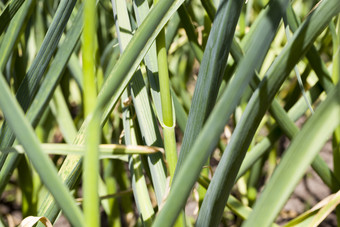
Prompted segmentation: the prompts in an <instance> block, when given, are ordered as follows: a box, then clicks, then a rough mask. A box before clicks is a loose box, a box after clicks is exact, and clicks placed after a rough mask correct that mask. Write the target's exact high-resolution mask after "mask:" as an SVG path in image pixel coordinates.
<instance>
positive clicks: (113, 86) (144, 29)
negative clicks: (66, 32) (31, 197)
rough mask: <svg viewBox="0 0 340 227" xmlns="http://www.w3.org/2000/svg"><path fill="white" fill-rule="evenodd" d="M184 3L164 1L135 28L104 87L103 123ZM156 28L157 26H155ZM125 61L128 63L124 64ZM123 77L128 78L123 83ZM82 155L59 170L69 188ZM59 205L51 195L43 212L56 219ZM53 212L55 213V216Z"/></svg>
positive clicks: (101, 99)
mask: <svg viewBox="0 0 340 227" xmlns="http://www.w3.org/2000/svg"><path fill="white" fill-rule="evenodd" d="M182 3H183V0H177V1H176V0H174V1H160V2H159V3H158V4H157V5H155V6H154V7H153V9H152V10H151V12H150V13H149V14H148V16H147V18H146V19H145V21H144V22H143V23H142V25H141V26H140V27H139V29H138V30H137V31H136V32H135V34H134V37H133V38H132V40H131V42H130V43H129V45H128V46H129V47H127V51H125V52H124V53H123V54H122V56H121V58H120V59H119V60H118V62H117V63H116V65H115V67H114V69H113V70H112V72H111V73H110V75H109V76H108V79H107V80H106V82H105V84H104V85H103V87H102V90H101V92H100V94H99V96H98V103H97V105H98V108H104V106H105V105H106V108H105V110H104V111H99V113H98V115H102V116H103V118H102V123H103V122H105V120H106V119H107V117H108V116H109V114H110V113H111V111H112V109H113V107H114V106H115V104H116V102H117V100H118V98H119V97H120V94H121V93H122V90H123V88H125V87H126V85H127V83H128V82H129V80H130V79H131V77H132V74H133V72H134V71H135V69H136V68H137V66H138V65H139V63H140V62H141V61H142V58H143V57H144V55H145V54H146V52H147V50H148V49H149V48H150V46H151V44H152V42H153V40H154V39H155V37H156V36H157V34H158V33H159V31H160V29H161V28H162V27H163V26H164V25H165V24H166V22H167V21H168V20H169V19H170V17H171V16H172V15H173V14H174V12H176V10H177V9H178V7H179V6H180V5H181V4H182ZM155 28H156V29H155ZM123 62H124V64H123ZM121 81H124V82H123V83H121ZM87 124H88V122H87V121H85V122H84V123H83V125H82V127H81V128H80V130H79V131H78V135H77V138H76V140H75V143H76V144H81V143H83V141H84V136H83V135H84V131H85V129H86V128H87V127H88V126H87ZM81 161H82V160H81V157H80V156H78V155H71V156H67V158H66V160H65V161H64V163H63V165H62V167H61V168H60V170H59V174H60V176H61V178H62V179H63V180H64V181H65V184H66V185H67V186H68V187H69V188H73V187H74V185H75V183H76V182H77V179H78V178H79V176H80V173H81V168H80V167H81ZM58 212H59V208H58V207H57V206H56V204H55V201H53V198H52V197H50V196H48V197H46V198H45V200H44V202H43V203H42V206H41V209H40V210H39V213H42V214H45V215H43V216H48V217H49V219H50V220H55V218H56V217H57V214H58ZM52 216H53V217H52Z"/></svg>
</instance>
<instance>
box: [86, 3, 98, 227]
mask: <svg viewBox="0 0 340 227" xmlns="http://www.w3.org/2000/svg"><path fill="white" fill-rule="evenodd" d="M95 34H96V1H95V0H87V1H85V6H84V32H83V43H82V51H83V75H84V94H83V98H84V113H85V116H86V117H88V118H89V119H90V121H89V127H88V129H87V133H86V151H85V157H84V174H83V182H84V184H83V187H84V203H83V207H84V214H85V223H86V226H91V227H95V226H100V221H99V220H100V219H99V218H100V216H99V196H98V181H99V178H98V173H99V151H98V144H99V142H100V120H101V119H100V116H101V115H100V114H99V113H96V112H95V111H94V109H95V105H96V97H97V92H96V85H95V74H96V66H95V51H96V36H95Z"/></svg>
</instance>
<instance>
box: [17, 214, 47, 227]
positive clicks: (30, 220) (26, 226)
mask: <svg viewBox="0 0 340 227" xmlns="http://www.w3.org/2000/svg"><path fill="white" fill-rule="evenodd" d="M38 221H40V222H41V223H43V224H44V225H45V226H46V227H53V225H52V223H51V222H50V221H49V220H48V219H47V218H46V217H35V216H28V217H27V218H25V219H24V220H22V222H21V223H20V225H19V227H31V226H33V225H35V224H37V223H38Z"/></svg>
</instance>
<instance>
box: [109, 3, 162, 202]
mask: <svg viewBox="0 0 340 227" xmlns="http://www.w3.org/2000/svg"><path fill="white" fill-rule="evenodd" d="M116 4H117V6H115V7H117V8H114V15H117V16H116V18H117V21H116V24H117V25H116V27H119V31H117V33H118V34H119V36H118V37H119V42H120V46H121V49H122V50H125V48H127V47H126V46H127V43H128V42H129V41H130V39H131V34H130V33H129V32H130V31H131V26H130V24H129V19H128V15H127V10H126V6H125V4H124V2H116ZM116 13H117V14H116ZM124 31H125V34H124ZM123 53H124V52H123ZM130 87H131V89H130V91H131V97H132V99H133V103H134V107H135V110H136V114H137V118H138V124H139V126H140V130H141V134H142V136H143V137H144V141H143V142H144V143H145V144H147V145H149V146H163V144H162V140H161V137H160V133H159V131H158V130H157V123H156V119H155V117H154V114H153V112H152V109H151V104H150V103H149V98H148V94H147V89H146V86H145V84H144V80H143V77H142V74H141V72H140V70H137V71H136V73H135V74H134V76H133V78H132V80H131V83H130ZM123 101H124V100H123ZM148 163H149V167H150V171H151V176H152V181H153V185H154V189H155V192H156V197H157V203H158V204H161V202H162V200H163V195H164V192H165V185H166V172H165V166H164V163H163V162H162V156H160V155H159V154H156V155H152V156H151V155H150V156H149V157H148Z"/></svg>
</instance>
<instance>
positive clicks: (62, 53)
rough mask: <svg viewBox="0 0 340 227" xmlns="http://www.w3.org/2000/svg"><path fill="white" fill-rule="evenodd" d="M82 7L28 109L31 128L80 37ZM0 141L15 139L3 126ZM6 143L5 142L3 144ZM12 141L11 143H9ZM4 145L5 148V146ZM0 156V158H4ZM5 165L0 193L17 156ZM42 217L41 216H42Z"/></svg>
mask: <svg viewBox="0 0 340 227" xmlns="http://www.w3.org/2000/svg"><path fill="white" fill-rule="evenodd" d="M81 17H82V6H80V7H79V12H78V14H77V16H76V17H75V19H74V23H73V25H72V26H71V28H70V31H69V32H68V33H67V34H66V37H65V42H63V43H62V44H61V45H60V47H59V49H58V51H57V54H56V56H55V58H54V61H53V62H52V63H51V65H50V68H49V70H48V72H47V74H46V78H49V79H48V80H44V81H43V82H42V84H41V85H40V89H39V91H38V93H37V95H36V97H35V102H33V103H32V106H31V107H30V108H29V110H28V112H27V114H26V118H27V119H28V120H29V121H30V122H31V125H32V126H33V128H35V127H36V125H37V124H38V122H39V120H40V116H41V115H42V114H43V112H44V110H45V108H46V106H48V103H49V101H50V99H51V97H52V95H53V93H54V90H55V88H56V87H57V85H58V82H59V81H60V78H61V75H62V72H63V70H64V68H65V65H66V63H67V61H68V59H69V57H70V55H71V53H72V52H73V50H74V47H75V45H76V43H77V41H78V39H79V37H80V33H81V31H82V20H81ZM0 138H1V139H0V141H2V142H3V143H4V144H3V146H4V147H8V146H10V144H11V143H13V141H14V139H15V137H14V134H13V133H12V132H11V130H10V129H9V128H8V127H6V126H3V128H2V129H1V135H0ZM5 141H7V142H5ZM10 141H12V142H10ZM5 143H6V146H5ZM5 156H6V155H5ZM5 156H3V155H1V157H5ZM8 159H10V160H7V161H6V162H7V164H6V163H5V164H4V167H3V168H4V169H1V171H0V175H1V174H4V175H3V177H0V192H2V191H3V189H4V187H5V185H6V184H7V182H8V180H9V177H10V176H11V173H12V172H13V171H14V169H15V167H16V164H15V163H18V161H19V156H18V155H17V154H12V155H10V157H8ZM42 216H43V215H42ZM50 220H51V219H50Z"/></svg>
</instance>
